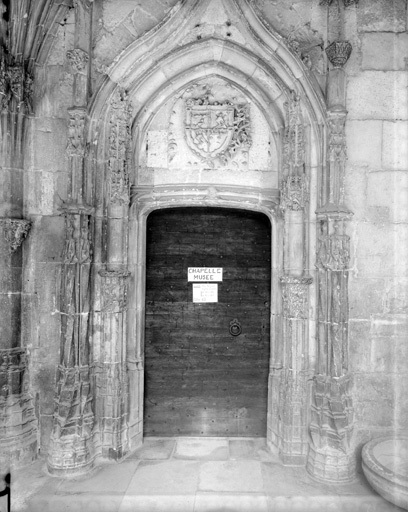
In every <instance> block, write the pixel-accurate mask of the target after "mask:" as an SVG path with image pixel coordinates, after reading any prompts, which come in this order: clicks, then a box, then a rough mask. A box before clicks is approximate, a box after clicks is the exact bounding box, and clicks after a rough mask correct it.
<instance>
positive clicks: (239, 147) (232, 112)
mask: <svg viewBox="0 0 408 512" xmlns="http://www.w3.org/2000/svg"><path fill="white" fill-rule="evenodd" d="M185 110H186V119H185V137H186V142H187V144H188V146H189V148H190V149H191V151H192V152H193V153H194V154H195V155H196V156H197V157H199V158H200V159H201V160H203V161H205V162H208V163H209V165H211V161H212V160H214V159H218V160H219V161H220V162H222V163H223V164H226V163H228V162H229V161H230V160H231V159H232V158H233V156H234V155H235V153H236V152H238V151H241V152H242V153H243V154H244V155H246V156H247V153H248V151H249V148H250V147H251V144H252V140H251V130H250V128H251V127H250V118H249V105H236V104H234V103H232V102H229V101H227V102H216V101H213V102H211V101H210V100H209V97H208V96H204V97H201V98H190V99H188V100H187V101H186V107H185Z"/></svg>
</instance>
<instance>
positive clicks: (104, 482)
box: [58, 461, 138, 494]
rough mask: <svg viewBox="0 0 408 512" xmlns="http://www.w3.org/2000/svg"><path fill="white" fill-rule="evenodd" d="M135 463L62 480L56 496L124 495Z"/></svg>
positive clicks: (111, 466) (100, 469) (134, 468)
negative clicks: (73, 494)
mask: <svg viewBox="0 0 408 512" xmlns="http://www.w3.org/2000/svg"><path fill="white" fill-rule="evenodd" d="M137 464H138V463H137V462H136V461H131V462H127V461H125V462H122V463H120V464H108V465H106V466H102V467H97V468H95V470H93V471H92V473H90V474H89V475H83V476H80V477H75V478H70V479H69V480H64V481H63V482H62V484H61V485H60V486H59V488H58V494H70V493H81V492H92V493H97V492H103V493H114V494H117V493H122V494H124V493H125V491H126V489H127V487H128V485H129V482H130V481H131V479H132V477H133V475H134V473H135V471H136V468H137Z"/></svg>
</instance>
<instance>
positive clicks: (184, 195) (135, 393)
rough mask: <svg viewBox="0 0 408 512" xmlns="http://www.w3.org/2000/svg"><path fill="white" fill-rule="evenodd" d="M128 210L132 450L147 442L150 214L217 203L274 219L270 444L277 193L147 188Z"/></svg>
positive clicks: (279, 246) (277, 312)
mask: <svg viewBox="0 0 408 512" xmlns="http://www.w3.org/2000/svg"><path fill="white" fill-rule="evenodd" d="M132 196H133V200H132V204H131V207H130V213H129V243H128V248H129V252H128V269H129V270H130V272H131V276H132V278H131V280H130V282H129V288H128V300H127V311H128V315H127V318H128V325H127V347H126V352H127V368H128V377H129V382H128V385H129V411H128V412H129V414H128V419H129V431H128V432H129V438H128V442H129V449H130V450H131V451H132V450H134V449H136V448H138V447H139V446H140V445H141V444H142V442H143V414H144V407H143V405H144V343H145V311H146V297H145V294H146V234H147V230H146V227H147V217H148V216H149V214H150V213H151V212H152V211H154V210H158V209H164V208H177V207H189V206H190V207H191V206H192V207H194V206H201V207H218V208H235V209H240V210H249V211H254V212H260V213H263V214H265V215H266V216H267V217H268V218H269V220H270V223H271V304H270V362H269V378H268V399H267V440H268V442H269V443H272V433H271V418H272V411H273V410H276V404H273V403H272V400H273V394H272V392H271V383H272V373H273V370H274V368H276V367H279V365H280V355H279V354H280V350H279V345H280V337H279V330H280V328H279V326H280V316H281V309H282V300H281V292H280V282H279V278H280V276H281V274H282V261H283V233H282V226H283V221H282V218H281V215H280V213H279V191H278V190H277V189H260V188H255V187H245V188H244V187H237V186H222V185H217V186H216V187H214V186H213V185H199V186H197V185H193V184H192V185H179V186H177V185H170V186H156V187H154V186H152V187H150V186H143V187H137V188H135V190H134V191H133V194H132Z"/></svg>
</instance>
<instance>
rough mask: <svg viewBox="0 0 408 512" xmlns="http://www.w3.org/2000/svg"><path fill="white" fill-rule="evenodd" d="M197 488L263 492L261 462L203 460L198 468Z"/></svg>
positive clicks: (203, 489) (215, 490)
mask: <svg viewBox="0 0 408 512" xmlns="http://www.w3.org/2000/svg"><path fill="white" fill-rule="evenodd" d="M199 490H200V491H213V492H263V480H262V470H261V463H260V462H258V461H253V460H248V461H247V460H228V461H225V462H221V461H211V462H205V463H203V464H202V465H201V468H200V483H199Z"/></svg>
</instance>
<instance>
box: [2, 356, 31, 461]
mask: <svg viewBox="0 0 408 512" xmlns="http://www.w3.org/2000/svg"><path fill="white" fill-rule="evenodd" d="M0 389H1V393H0V467H2V468H19V467H22V466H25V465H27V464H30V463H31V462H33V461H34V460H35V459H36V458H37V419H36V417H35V414H34V408H33V405H32V399H31V396H30V394H29V393H28V380H27V354H26V349H24V348H10V349H2V350H0Z"/></svg>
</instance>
